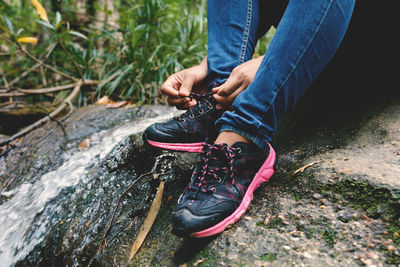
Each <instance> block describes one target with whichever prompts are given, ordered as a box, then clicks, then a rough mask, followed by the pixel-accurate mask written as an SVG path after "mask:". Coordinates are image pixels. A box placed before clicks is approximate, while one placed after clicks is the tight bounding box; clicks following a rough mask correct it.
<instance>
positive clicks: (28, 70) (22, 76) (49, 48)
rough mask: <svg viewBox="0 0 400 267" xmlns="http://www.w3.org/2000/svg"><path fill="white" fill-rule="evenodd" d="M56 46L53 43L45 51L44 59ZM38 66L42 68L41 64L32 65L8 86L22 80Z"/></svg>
mask: <svg viewBox="0 0 400 267" xmlns="http://www.w3.org/2000/svg"><path fill="white" fill-rule="evenodd" d="M56 46H57V43H53V44H51V45H50V46H49V47H48V48H47V49H46V51H47V54H46V55H45V56H44V59H47V58H48V57H49V56H50V54H51V53H52V52H53V50H54V49H55V48H56ZM42 62H43V61H42ZM40 66H42V63H35V65H33V66H32V67H30V68H29V69H27V70H26V71H24V72H23V73H22V74H20V75H19V76H18V77H17V78H15V79H14V80H12V81H11V82H10V86H11V85H13V84H14V83H16V82H18V81H19V80H21V79H22V78H24V77H25V76H26V75H28V74H29V73H30V72H31V71H33V70H34V69H36V68H39V67H40Z"/></svg>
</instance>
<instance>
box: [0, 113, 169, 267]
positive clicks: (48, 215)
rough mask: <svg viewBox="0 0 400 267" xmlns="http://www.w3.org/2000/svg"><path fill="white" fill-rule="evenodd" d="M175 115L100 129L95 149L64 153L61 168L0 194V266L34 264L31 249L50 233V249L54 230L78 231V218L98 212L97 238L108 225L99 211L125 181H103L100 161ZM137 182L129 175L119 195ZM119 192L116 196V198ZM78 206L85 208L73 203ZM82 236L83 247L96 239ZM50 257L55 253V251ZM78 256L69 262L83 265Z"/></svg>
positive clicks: (109, 177)
mask: <svg viewBox="0 0 400 267" xmlns="http://www.w3.org/2000/svg"><path fill="white" fill-rule="evenodd" d="M173 115H174V114H172V113H171V112H169V113H167V114H164V115H162V116H159V117H155V118H145V119H141V120H138V121H132V122H128V123H126V124H124V125H122V126H117V127H115V128H113V129H110V130H102V131H99V132H97V133H95V134H93V135H92V136H90V137H89V139H90V144H91V145H90V147H89V148H88V149H86V150H80V151H77V152H75V153H68V152H66V153H65V154H64V155H63V157H64V161H63V164H62V165H61V166H60V167H58V168H57V169H55V170H53V171H50V172H48V173H46V174H45V175H42V176H41V177H40V179H38V180H36V181H34V182H32V183H22V184H21V185H19V186H18V187H16V188H15V189H12V190H10V191H6V192H1V195H2V197H4V198H6V199H7V200H6V201H5V202H3V203H2V205H0V259H1V264H0V265H1V266H14V265H15V264H17V263H18V262H19V261H22V260H24V259H25V258H26V257H27V256H28V255H30V253H31V260H29V261H36V260H38V259H37V258H36V257H37V255H36V254H32V251H33V250H34V249H35V247H37V246H38V245H39V244H41V243H43V242H44V241H45V239H46V238H47V239H49V231H50V232H52V234H53V236H52V237H50V239H53V241H47V245H49V242H50V244H51V242H54V239H56V238H60V236H58V235H59V232H58V230H54V228H55V227H56V228H57V225H58V226H60V228H62V227H63V225H69V227H72V228H74V227H75V228H74V229H75V230H76V229H77V227H78V226H77V225H80V224H79V223H77V217H79V218H80V219H82V218H86V216H89V219H88V220H86V224H89V223H90V224H91V223H92V221H91V219H90V216H92V217H93V216H95V215H96V214H97V217H98V218H97V220H98V221H97V222H95V223H93V228H92V229H95V233H94V234H93V235H94V236H95V235H96V234H97V230H96V229H97V228H99V227H100V226H101V225H104V223H105V220H104V218H101V216H98V214H103V213H104V212H103V213H101V210H102V208H104V207H105V206H104V203H102V200H101V197H102V195H104V194H108V193H111V192H110V187H113V186H115V184H113V181H115V180H116V179H117V178H118V179H120V178H121V177H120V176H116V175H115V174H111V175H108V174H107V175H104V176H103V177H102V175H101V173H100V174H99V173H97V172H96V170H98V169H99V163H100V162H102V161H104V159H105V158H106V157H107V155H108V154H109V153H110V152H111V151H112V149H113V148H114V147H115V146H116V145H117V144H118V143H119V142H121V140H123V139H124V138H126V137H128V136H130V135H132V134H135V133H140V132H142V131H143V130H144V129H145V128H146V127H147V126H148V125H150V124H152V123H154V122H156V121H161V120H165V119H168V118H170V117H172V116H173ZM131 174H132V175H135V174H134V173H131ZM122 176H123V175H122ZM134 178H135V177H129V175H125V177H124V178H123V179H121V181H119V183H120V185H119V188H118V190H117V191H118V192H119V191H121V189H123V186H124V185H125V184H128V183H129V182H130V181H132V180H133V179H134ZM105 179H107V180H105ZM124 179H125V180H124ZM90 190H93V192H90ZM106 191H108V192H106ZM117 191H115V192H113V193H112V194H115V195H117V193H118V192H117ZM91 201H94V202H91ZM96 201H97V202H96ZM78 202H79V203H81V204H78V205H74V204H76V203H78ZM87 202H91V203H87ZM87 204H89V205H90V206H88V205H87ZM77 215H78V216H77ZM103 217H104V216H103ZM92 220H93V218H92ZM86 226H87V225H86ZM96 227H97V228H96ZM78 228H79V227H78ZM68 231H70V232H71V228H69V229H65V235H68ZM70 234H71V237H72V241H71V238H69V239H68V240H69V241H71V242H72V243H73V240H74V238H75V240H76V239H77V236H76V234H77V233H70ZM61 238H62V237H61ZM81 238H82V239H83V240H81V241H79V242H80V244H79V247H80V248H83V247H84V246H85V245H87V244H88V243H90V242H91V241H92V240H93V238H94V237H93V236H92V237H90V234H88V235H87V236H84V237H81ZM66 239H67V238H65V237H64V239H63V240H60V241H58V242H62V244H61V247H63V248H58V251H64V252H65V251H66V250H67V249H68V248H69V247H70V246H71V244H66V242H67V243H68V241H67V240H66ZM85 239H86V240H85ZM53 245H54V244H53ZM74 249H75V250H76V249H77V248H76V247H75V248H74ZM49 253H56V254H57V251H52V252H49ZM39 254H40V255H41V256H40V257H43V256H44V254H45V253H44V252H40V253H39ZM61 254H63V253H61ZM75 254H76V255H75V256H72V257H71V258H70V260H69V261H70V263H71V265H74V266H75V265H77V264H78V263H79V262H82V261H85V259H84V258H79V256H77V255H78V254H79V253H75ZM63 255H64V256H63V258H62V259H61V258H60V260H61V261H62V262H65V254H63ZM55 256H57V255H55ZM74 258H75V259H74Z"/></svg>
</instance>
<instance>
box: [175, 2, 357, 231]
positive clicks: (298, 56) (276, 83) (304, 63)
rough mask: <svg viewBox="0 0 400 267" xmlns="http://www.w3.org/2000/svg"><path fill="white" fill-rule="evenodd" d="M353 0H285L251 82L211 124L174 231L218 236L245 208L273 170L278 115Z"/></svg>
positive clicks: (339, 31) (331, 43)
mask: <svg viewBox="0 0 400 267" xmlns="http://www.w3.org/2000/svg"><path fill="white" fill-rule="evenodd" d="M354 2H355V0H321V1H309V0H291V1H290V2H289V4H288V7H287V9H286V11H285V13H284V15H283V17H282V19H281V21H280V23H279V26H278V28H277V31H276V33H275V36H274V38H273V40H272V42H271V44H270V46H269V48H268V50H267V53H266V55H265V57H264V59H263V62H262V64H261V66H260V68H259V70H258V72H257V74H256V77H255V79H254V81H253V83H252V84H250V86H249V87H248V88H247V90H245V91H244V92H243V93H241V94H240V95H239V96H238V97H237V98H236V100H235V102H234V105H233V108H234V110H233V111H232V112H225V113H224V115H223V117H222V118H221V119H220V120H219V121H218V125H219V126H221V131H222V133H221V134H220V136H219V137H218V138H217V140H216V143H215V144H206V145H204V148H203V153H202V154H201V156H200V161H199V165H198V166H197V168H196V169H195V171H194V173H193V175H192V178H191V182H190V184H189V186H188V187H187V188H186V190H185V192H184V193H183V194H182V196H181V197H180V198H179V200H178V204H177V206H176V207H175V209H174V211H173V213H172V219H171V224H172V229H173V231H174V232H175V233H176V234H177V235H191V236H195V237H205V236H209V235H214V234H217V233H220V232H222V231H223V230H224V229H226V227H228V226H229V225H230V224H232V223H235V222H236V221H237V220H238V219H239V218H240V217H241V215H243V213H244V212H245V211H246V210H247V208H248V206H249V204H250V202H251V200H252V198H253V193H254V191H255V190H256V189H257V188H258V187H259V186H260V184H261V183H263V182H266V181H268V180H269V178H270V177H271V176H272V174H273V173H274V164H275V152H274V150H273V149H272V147H271V146H270V145H269V143H268V142H269V141H270V140H271V135H272V132H273V131H274V130H275V128H276V120H277V118H278V117H279V116H281V115H282V114H283V113H285V112H286V111H287V110H289V109H290V108H292V107H293V106H294V104H295V103H296V101H297V100H298V98H299V97H300V96H301V94H302V93H303V92H304V91H305V90H306V88H307V87H308V86H309V85H310V84H311V83H312V81H313V80H314V79H315V78H316V76H317V75H318V74H319V72H320V71H321V70H322V69H323V68H324V67H325V65H326V64H327V63H328V61H329V60H330V58H331V57H332V56H333V54H334V53H335V51H336V49H337V48H338V46H339V44H340V42H341V40H342V38H343V35H344V33H345V32H346V29H347V25H348V23H349V20H350V17H351V14H352V10H353V6H354ZM224 134H227V136H225V140H222V139H221V138H220V137H221V135H224ZM232 139H237V141H238V142H235V143H233V142H232ZM246 139H248V140H250V141H253V142H247V141H248V140H246ZM224 141H225V142H224ZM243 141H244V142H243Z"/></svg>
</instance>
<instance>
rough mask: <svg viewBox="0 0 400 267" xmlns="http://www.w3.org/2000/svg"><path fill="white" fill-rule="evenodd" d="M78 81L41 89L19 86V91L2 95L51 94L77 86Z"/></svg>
mask: <svg viewBox="0 0 400 267" xmlns="http://www.w3.org/2000/svg"><path fill="white" fill-rule="evenodd" d="M98 83H99V82H98V81H95V80H85V81H84V82H82V85H96V84H98ZM75 85H76V83H72V84H66V85H59V86H54V87H48V88H40V89H22V88H17V92H9V93H0V97H13V96H25V95H38V94H49V93H54V92H58V91H62V90H67V89H71V88H73V87H75Z"/></svg>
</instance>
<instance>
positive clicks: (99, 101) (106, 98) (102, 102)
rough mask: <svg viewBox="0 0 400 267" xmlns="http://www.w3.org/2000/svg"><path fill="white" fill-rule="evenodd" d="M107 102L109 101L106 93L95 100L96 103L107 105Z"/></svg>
mask: <svg viewBox="0 0 400 267" xmlns="http://www.w3.org/2000/svg"><path fill="white" fill-rule="evenodd" d="M108 103H110V99H109V98H108V96H106V95H105V96H103V97H102V98H100V99H99V100H97V102H96V104H97V105H107V104H108Z"/></svg>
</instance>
